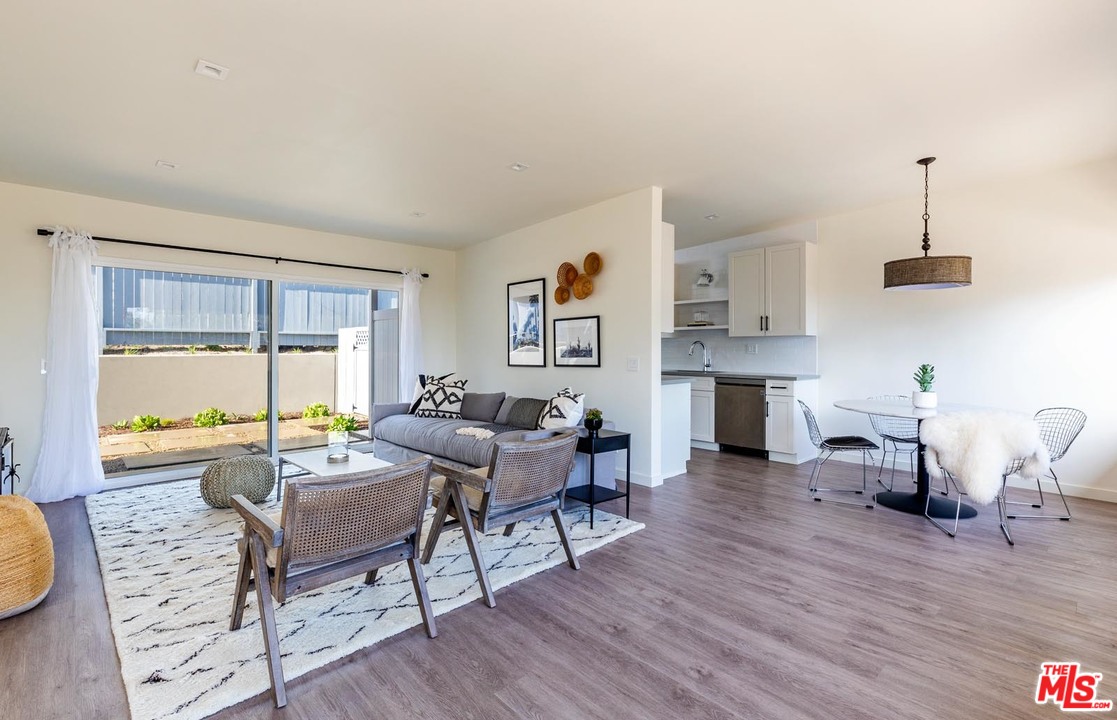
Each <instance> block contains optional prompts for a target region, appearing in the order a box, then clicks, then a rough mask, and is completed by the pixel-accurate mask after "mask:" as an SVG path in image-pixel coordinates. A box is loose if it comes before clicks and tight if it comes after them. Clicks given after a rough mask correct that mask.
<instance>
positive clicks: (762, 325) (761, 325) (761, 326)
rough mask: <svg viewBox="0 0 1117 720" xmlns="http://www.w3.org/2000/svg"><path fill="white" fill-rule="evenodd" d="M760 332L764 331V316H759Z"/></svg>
mask: <svg viewBox="0 0 1117 720" xmlns="http://www.w3.org/2000/svg"><path fill="white" fill-rule="evenodd" d="M760 332H764V316H763V315H761V316H760Z"/></svg>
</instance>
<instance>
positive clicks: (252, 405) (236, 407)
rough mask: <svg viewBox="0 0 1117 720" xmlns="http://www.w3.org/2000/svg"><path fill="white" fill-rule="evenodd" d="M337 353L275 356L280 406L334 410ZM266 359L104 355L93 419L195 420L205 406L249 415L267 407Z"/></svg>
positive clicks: (295, 408) (250, 357) (217, 355)
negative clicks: (318, 406)
mask: <svg viewBox="0 0 1117 720" xmlns="http://www.w3.org/2000/svg"><path fill="white" fill-rule="evenodd" d="M336 372H337V354H336V353H283V354H281V355H280V356H279V378H280V381H279V407H280V409H281V410H284V411H288V410H302V409H303V408H304V407H306V406H307V405H310V404H311V403H316V402H323V403H326V404H327V405H329V406H330V408H331V409H333V403H334V377H335V375H336ZM267 383H268V359H267V356H266V355H261V354H257V355H248V354H237V353H229V354H212V355H210V354H199V355H102V356H101V380H100V388H99V390H98V392H97V421H98V422H99V423H100V424H101V425H108V424H110V423H114V422H117V421H119V420H124V419H131V418H132V417H134V416H135V415H158V416H160V417H163V418H184V417H193V416H194V414H195V413H197V412H198V411H200V410H204V409H206V408H208V407H216V408H220V409H222V410H224V411H225V412H234V413H239V414H252V413H255V412H256V411H257V410H260V409H261V408H263V407H266V406H267V403H268V398H267Z"/></svg>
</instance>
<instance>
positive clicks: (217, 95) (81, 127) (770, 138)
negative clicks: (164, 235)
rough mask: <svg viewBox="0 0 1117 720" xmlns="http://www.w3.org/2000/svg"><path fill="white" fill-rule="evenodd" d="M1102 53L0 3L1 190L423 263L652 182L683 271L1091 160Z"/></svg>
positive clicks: (1010, 19) (1068, 39)
mask: <svg viewBox="0 0 1117 720" xmlns="http://www.w3.org/2000/svg"><path fill="white" fill-rule="evenodd" d="M1115 38H1117V2H1114V1H1113V0H981V1H980V2H977V1H975V0H939V1H938V2H933V3H932V2H914V1H911V0H850V1H848V2H841V3H838V2H833V0H795V1H787V0H784V1H782V2H777V1H775V0H720V1H715V0H705V1H697V0H689V1H687V2H667V1H666V0H662V1H656V0H563V1H561V2H557V1H551V2H544V1H543V0H482V1H481V2H465V1H463V0H406V1H401V0H390V1H380V0H322V1H320V2H315V3H310V2H305V0H267V1H266V2H265V1H263V0H236V1H234V2H230V1H229V0H190V1H189V2H187V1H184V0H180V1H178V2H172V1H170V0H98V1H97V2H75V1H74V0H70V1H68V2H63V1H61V0H7V2H5V4H4V12H3V22H2V23H0V179H2V180H7V181H12V182H17V183H26V184H31V185H41V186H46V187H52V188H59V189H63V190H71V191H75V192H80V193H87V194H92V195H100V196H105V197H112V198H119V199H125V200H131V201H136V202H141V203H148V204H153V205H161V206H166V207H172V208H180V209H184V210H193V211H199V212H206V213H213V214H218V215H228V216H233V217H241V218H249V219H256V220H264V221H269V222H276V223H282V224H287V225H295V226H300V227H309V228H316V229H322V230H329V231H336V232H342V233H349V234H355V235H361V236H367V237H374V238H380V239H385V240H396V241H403V242H413V243H418V244H423V245H431V246H438V247H447V248H454V247H462V246H464V245H468V244H471V243H474V242H477V241H480V240H484V239H486V238H489V237H493V236H496V235H499V234H501V233H504V232H508V231H510V230H514V229H516V228H520V227H523V226H525V225H529V224H531V223H534V222H538V221H540V220H544V219H546V218H549V217H552V216H555V215H558V214H561V213H563V212H567V211H570V210H573V209H576V208H579V207H583V206H585V205H588V204H591V203H593V202H596V201H599V200H603V199H606V198H609V197H612V196H615V195H618V194H621V193H624V192H627V191H630V190H634V189H636V188H640V187H645V186H648V185H653V184H654V185H660V186H661V187H663V189H664V198H665V200H664V218H665V219H666V220H668V221H669V222H673V223H675V224H676V226H677V238H678V244H679V245H680V246H686V245H692V244H696V243H699V242H706V241H710V240H716V239H720V238H726V237H730V236H733V235H739V234H742V233H744V232H747V231H750V230H754V229H759V228H762V227H769V226H772V225H774V224H778V223H782V222H787V221H793V220H801V219H806V218H811V217H816V216H819V215H822V214H827V213H832V212H836V211H841V210H846V209H852V208H858V207H864V206H867V205H871V204H874V203H877V202H883V201H887V200H890V199H894V198H897V197H901V196H913V195H917V194H921V193H922V178H921V177H920V174H921V169H920V168H919V167H917V166H916V165H915V164H914V161H915V160H916V159H918V158H920V157H922V156H924V155H932V154H933V155H937V156H938V158H939V162H938V163H936V164H935V165H934V166H933V168H932V170H933V172H932V189H935V188H941V187H950V186H952V185H959V184H962V183H973V182H980V181H982V180H984V179H990V178H995V177H1000V176H1004V175H1008V174H1013V173H1019V172H1027V171H1031V170H1038V169H1041V168H1045V167H1050V166H1055V165H1064V164H1071V163H1075V162H1081V161H1086V160H1089V159H1093V158H1097V157H1103V156H1111V155H1114V154H1117V40H1115ZM199 58H204V59H206V60H209V61H212V62H215V63H218V64H221V65H225V66H228V67H229V68H231V72H230V73H229V76H228V79H227V80H225V81H222V82H218V81H214V80H210V79H206V78H203V77H201V76H199V75H196V74H194V72H193V70H194V65H195V63H196V62H197V60H198V59H199ZM157 159H164V160H169V161H171V162H175V163H178V165H179V167H178V169H177V170H164V169H160V168H157V167H155V161H156V160H157ZM517 161H518V162H523V163H527V164H528V165H530V166H531V167H530V169H529V170H527V171H526V172H523V173H515V172H512V171H510V170H508V169H507V166H508V165H509V164H511V163H513V162H517ZM415 211H420V212H425V213H426V215H425V217H422V218H416V217H412V215H411V213H412V212H415ZM709 213H717V214H718V215H720V218H719V219H717V220H715V221H707V220H704V219H703V216H704V215H707V214H709ZM55 221H56V219H55V218H49V217H44V218H43V222H44V223H52V222H55ZM90 230H91V231H93V232H98V229H97V228H90ZM102 232H107V231H106V230H102Z"/></svg>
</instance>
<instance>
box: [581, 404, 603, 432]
mask: <svg viewBox="0 0 1117 720" xmlns="http://www.w3.org/2000/svg"><path fill="white" fill-rule="evenodd" d="M602 422H603V420H602V418H601V411H600V410H598V409H597V408H590V409H588V410H586V417H585V419H584V420H583V421H582V424H583V425H585V426H586V429H587V430H589V431H590V434H591V435H593V434H596V433H597V431H598V430H600V429H601V423H602Z"/></svg>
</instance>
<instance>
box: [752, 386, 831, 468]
mask: <svg viewBox="0 0 1117 720" xmlns="http://www.w3.org/2000/svg"><path fill="white" fill-rule="evenodd" d="M764 400H765V406H764V410H765V418H764V432H765V437H764V449H765V450H767V451H768V460H769V461H771V462H782V463H791V464H793V465H798V464H799V463H804V462H807V461H808V460H812V459H814V457H815V455H816V454H817V453H816V450H815V446H814V445H812V444H811V436H810V433H809V432H808V431H807V421H806V420H805V419H804V418H803V411H802V409H800V407H799V401H800V400H802V401H803V402H805V403H806V404H807V405H809V406H810V407H812V408H817V407H818V381H817V380H773V379H771V378H769V379H768V380H767V381H766V382H765V384H764Z"/></svg>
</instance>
